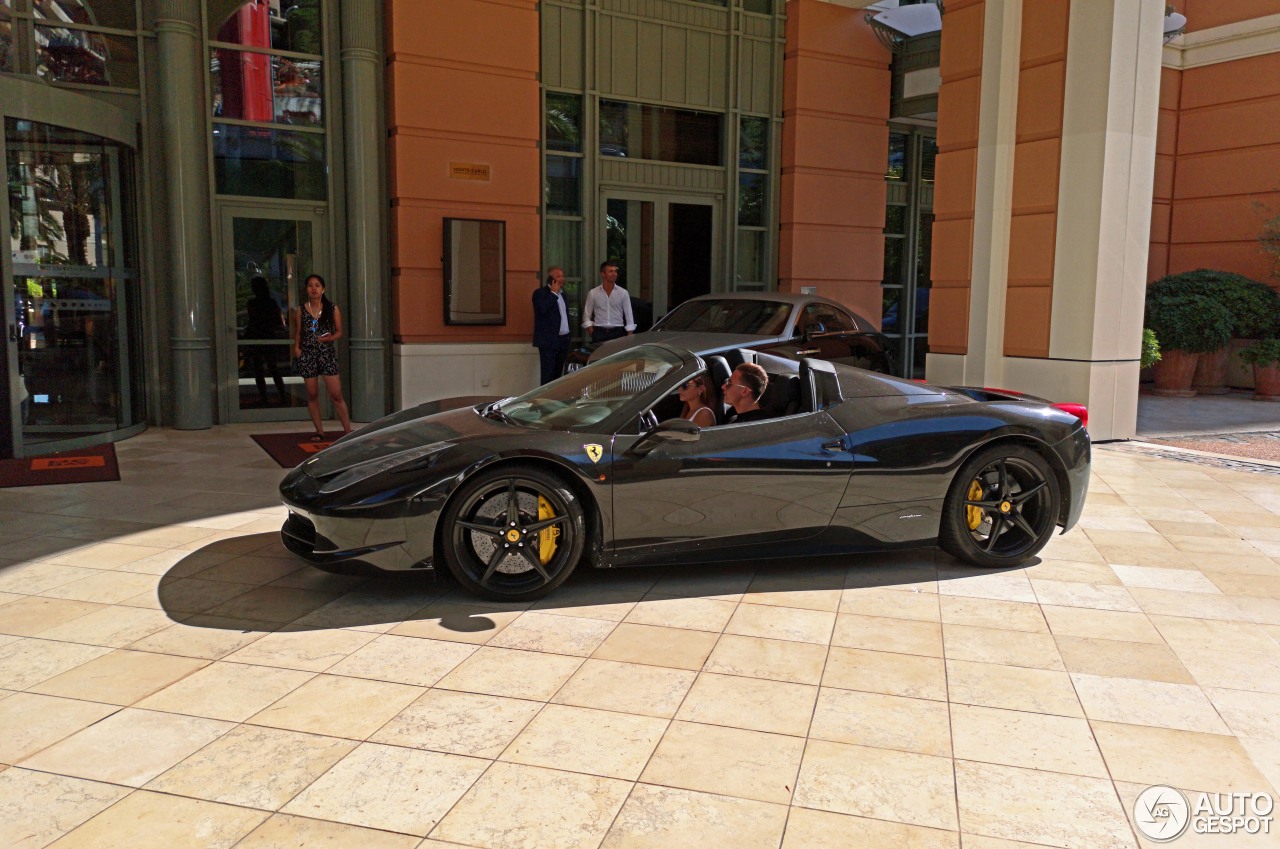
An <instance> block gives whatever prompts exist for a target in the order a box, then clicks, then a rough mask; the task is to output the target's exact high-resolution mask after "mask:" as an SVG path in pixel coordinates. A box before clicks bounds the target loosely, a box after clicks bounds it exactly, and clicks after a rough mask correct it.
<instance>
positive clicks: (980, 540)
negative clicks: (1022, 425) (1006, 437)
mask: <svg viewBox="0 0 1280 849" xmlns="http://www.w3.org/2000/svg"><path fill="white" fill-rule="evenodd" d="M1060 506H1061V493H1060V491H1059V489H1058V479H1057V476H1055V475H1054V473H1053V469H1051V468H1050V467H1049V464H1048V462H1046V461H1045V459H1044V458H1043V457H1041V456H1040V455H1039V454H1037V453H1036V452H1035V451H1033V450H1032V449H1030V448H1028V447H1026V446H1024V445H997V446H993V447H991V448H988V449H986V450H984V451H980V452H978V453H977V454H976V455H974V456H973V457H972V458H970V459H969V461H968V462H966V463H965V464H964V466H962V467H961V469H960V471H959V473H958V474H957V475H956V477H955V480H954V481H953V482H952V484H951V489H950V491H949V492H948V493H947V498H946V501H945V503H944V504H943V508H942V510H943V516H942V527H941V532H940V533H939V535H938V545H939V546H940V547H941V548H942V550H943V551H945V552H947V553H948V554H950V555H952V556H953V557H956V558H958V559H960V560H963V561H965V562H967V563H972V564H973V565H974V566H985V567H1000V566H1015V565H1017V564H1019V563H1022V562H1023V561H1024V560H1026V559H1027V558H1029V557H1031V556H1032V555H1034V554H1035V553H1036V552H1037V551H1039V550H1040V549H1041V548H1044V545H1045V543H1047V542H1048V541H1049V537H1050V536H1052V535H1053V529H1054V527H1055V526H1056V525H1057V520H1058V511H1059V508H1060Z"/></svg>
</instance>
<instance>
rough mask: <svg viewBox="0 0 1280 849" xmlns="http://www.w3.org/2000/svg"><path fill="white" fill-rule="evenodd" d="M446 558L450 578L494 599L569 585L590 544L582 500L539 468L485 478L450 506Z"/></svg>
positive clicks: (498, 471)
mask: <svg viewBox="0 0 1280 849" xmlns="http://www.w3.org/2000/svg"><path fill="white" fill-rule="evenodd" d="M442 521H443V523H444V525H443V527H444V533H443V539H442V541H443V544H444V545H443V548H444V550H443V552H442V553H443V555H444V562H445V565H446V566H447V567H448V569H449V571H450V573H452V574H453V576H454V577H455V578H456V579H457V580H458V583H460V584H462V585H463V586H464V587H466V588H467V589H468V590H470V591H471V592H473V593H476V594H477V595H482V596H485V597H486V598H491V599H497V600H505V601H520V600H523V599H531V598H538V597H539V596H542V595H545V594H547V593H549V592H551V591H552V590H553V589H555V588H556V587H558V586H560V585H561V584H563V583H564V582H565V580H566V579H568V577H569V575H570V574H571V573H572V572H573V570H574V567H575V566H577V565H578V560H579V559H580V558H581V556H582V548H583V544H584V541H585V538H586V522H585V520H584V515H583V509H582V504H581V503H580V502H579V500H578V497H577V496H576V495H575V494H574V493H573V491H572V490H570V489H569V487H568V486H566V485H565V483H564V481H562V480H561V479H560V478H558V477H557V476H555V475H553V474H550V473H548V472H544V471H542V470H540V469H532V468H524V467H517V468H504V469H494V470H492V471H490V472H481V473H480V474H479V475H477V476H476V477H475V478H473V479H472V480H470V481H468V482H467V483H466V484H464V485H463V486H462V488H461V489H460V490H458V492H457V493H456V495H455V496H454V498H453V499H452V500H451V501H450V502H449V506H448V507H447V508H446V509H445V513H444V516H443V518H442Z"/></svg>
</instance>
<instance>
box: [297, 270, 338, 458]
mask: <svg viewBox="0 0 1280 849" xmlns="http://www.w3.org/2000/svg"><path fill="white" fill-rule="evenodd" d="M324 289H325V285H324V278H323V277H321V276H320V275H319V274H312V275H310V276H308V277H307V280H306V283H305V285H304V287H303V298H302V306H300V307H298V308H297V309H296V310H293V311H292V312H291V313H290V321H289V330H290V331H291V334H292V336H293V357H294V360H296V362H295V365H294V368H295V370H296V371H297V373H298V376H299V377H301V378H302V379H303V381H304V382H305V383H306V386H307V412H309V413H310V414H311V423H312V424H313V425H314V426H315V429H316V432H315V433H314V434H313V435H312V437H311V441H312V442H324V441H325V435H324V422H323V420H321V418H320V385H319V382H320V381H319V379H320V378H322V377H323V378H324V386H325V389H327V390H328V392H329V400H330V401H332V402H333V409H334V412H336V413H337V414H338V421H340V422H342V432H343V434H344V435H345V434H348V433H351V417H350V416H349V415H348V414H347V402H346V401H345V400H344V399H343V397H342V381H341V380H340V379H339V378H338V349H337V346H336V345H334V342H336V341H338V340H339V339H341V338H342V312H341V310H339V309H338V305H337V304H335V303H334V302H333V301H331V300H329V299H328V298H327V297H325V294H324Z"/></svg>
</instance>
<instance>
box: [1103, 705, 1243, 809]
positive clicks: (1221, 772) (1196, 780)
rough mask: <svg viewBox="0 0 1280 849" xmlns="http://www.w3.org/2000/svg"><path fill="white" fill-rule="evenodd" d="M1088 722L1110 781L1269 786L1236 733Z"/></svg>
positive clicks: (1222, 788)
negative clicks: (1197, 731) (1221, 733)
mask: <svg viewBox="0 0 1280 849" xmlns="http://www.w3.org/2000/svg"><path fill="white" fill-rule="evenodd" d="M1089 724H1090V725H1091V726H1093V734H1094V737H1095V738H1096V739H1097V741H1098V748H1100V749H1101V750H1102V757H1103V759H1104V760H1105V761H1106V762H1107V769H1108V770H1110V772H1111V778H1112V779H1113V780H1114V781H1117V782H1119V781H1130V782H1133V783H1135V784H1147V785H1150V784H1168V785H1171V786H1173V787H1177V788H1178V789H1180V790H1183V791H1186V790H1209V791H1210V792H1219V793H1232V792H1243V793H1249V792H1257V791H1258V789H1259V788H1260V787H1261V788H1265V787H1266V786H1267V784H1266V779H1265V778H1264V777H1263V776H1262V774H1261V773H1260V772H1259V771H1258V768H1257V767H1256V766H1254V765H1253V761H1252V760H1250V758H1249V754H1248V752H1246V751H1245V749H1244V746H1242V745H1241V744H1240V741H1239V740H1237V739H1236V738H1234V737H1227V736H1223V735H1220V734H1199V733H1196V732H1192V731H1177V730H1173V729H1169V728H1153V727H1149V726H1144V725H1122V724H1119V723H1114V722H1100V721H1097V720H1094V721H1092V722H1090V723H1089Z"/></svg>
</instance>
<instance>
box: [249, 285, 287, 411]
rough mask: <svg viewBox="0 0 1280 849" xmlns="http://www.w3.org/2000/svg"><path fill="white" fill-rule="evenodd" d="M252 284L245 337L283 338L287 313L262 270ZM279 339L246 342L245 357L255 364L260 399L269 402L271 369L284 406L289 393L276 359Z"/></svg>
mask: <svg viewBox="0 0 1280 849" xmlns="http://www.w3.org/2000/svg"><path fill="white" fill-rule="evenodd" d="M249 288H250V289H252V290H253V297H252V298H250V299H249V300H248V302H247V303H246V304H245V311H246V312H247V314H248V320H247V321H246V322H245V327H244V338H245V339H252V340H255V341H257V340H261V341H267V340H280V339H283V338H284V333H285V326H284V313H283V312H281V311H280V304H279V302H277V301H276V299H275V298H274V297H273V296H272V294H271V284H270V283H268V282H267V278H265V277H263V276H262V275H261V274H255V275H254V276H253V277H251V278H250V279H249ZM280 347H283V346H281V345H280V343H279V342H278V341H276V342H272V343H271V344H269V345H251V346H250V345H247V346H245V347H244V349H243V350H244V358H245V359H246V360H248V361H249V364H250V366H251V367H252V368H253V380H254V382H255V383H256V384H257V385H258V400H259V401H260V402H261V403H262V406H264V407H265V406H267V372H268V371H269V372H271V380H272V381H273V382H274V383H275V385H276V393H277V394H278V395H279V398H280V401H279V405H280V406H282V407H283V406H285V404H286V403H287V400H288V395H287V394H286V393H285V388H284V378H283V377H281V375H280V369H279V367H278V365H277V363H276V360H277V358H278V356H279V353H280V351H279V348H280Z"/></svg>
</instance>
